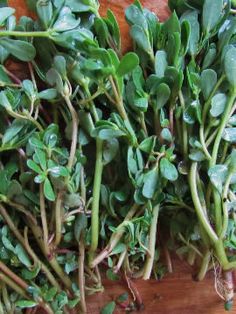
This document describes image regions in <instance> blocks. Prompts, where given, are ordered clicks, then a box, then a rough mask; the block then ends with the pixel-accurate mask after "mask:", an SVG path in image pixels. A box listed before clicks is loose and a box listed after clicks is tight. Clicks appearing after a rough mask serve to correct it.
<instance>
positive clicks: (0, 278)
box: [0, 272, 29, 299]
mask: <svg viewBox="0 0 236 314" xmlns="http://www.w3.org/2000/svg"><path fill="white" fill-rule="evenodd" d="M0 281H1V282H4V283H5V284H6V285H7V286H9V287H10V288H11V289H13V290H14V291H15V292H17V293H18V294H19V295H21V296H22V297H24V298H26V299H28V298H29V297H28V296H27V294H26V292H25V291H24V290H23V289H22V288H21V287H20V286H18V285H17V283H16V282H15V281H14V280H12V279H10V278H9V277H7V276H6V275H5V274H3V273H2V272H0Z"/></svg>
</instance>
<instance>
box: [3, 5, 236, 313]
mask: <svg viewBox="0 0 236 314" xmlns="http://www.w3.org/2000/svg"><path fill="white" fill-rule="evenodd" d="M28 3H29V6H30V7H31V9H33V10H35V12H36V15H37V20H36V21H33V20H32V19H30V18H28V17H22V18H21V19H20V20H19V22H16V19H15V17H14V10H13V9H12V8H8V7H3V8H1V9H0V16H1V19H0V22H1V26H2V27H1V30H0V62H1V65H0V81H1V87H2V90H1V92H0V110H1V115H0V119H1V124H0V134H1V145H0V151H1V156H0V159H1V172H0V178H1V183H2V184H1V186H0V216H1V243H0V247H1V250H0V254H1V263H0V277H1V281H2V284H1V298H0V301H1V302H0V312H1V313H5V312H14V311H18V312H21V311H23V309H25V308H32V307H35V306H37V305H39V306H41V307H43V308H44V309H45V311H46V312H47V313H58V314H59V313H70V312H71V311H72V309H74V310H75V311H77V309H78V304H79V306H80V309H81V311H82V312H86V300H85V297H86V294H89V293H95V292H97V291H101V290H102V289H103V288H102V283H101V276H100V272H99V268H98V265H100V264H101V263H103V264H105V265H106V267H108V270H107V272H106V274H107V276H108V278H110V279H112V280H116V279H117V278H119V276H120V274H121V273H124V274H125V278H126V280H127V282H128V286H129V287H130V289H131V290H132V293H133V294H134V295H135V293H136V294H137V291H136V290H135V288H132V287H133V284H132V281H131V279H130V277H132V276H134V277H142V278H144V279H149V278H150V277H151V275H152V274H153V275H154V276H155V277H156V278H158V277H160V276H162V273H163V268H161V267H160V268H159V265H160V264H159V256H160V249H163V251H164V252H166V253H167V255H168V251H169V249H176V251H177V253H178V254H181V255H187V258H188V261H189V263H190V264H191V265H192V264H194V263H195V262H196V263H201V265H200V271H199V274H198V279H202V278H204V276H205V273H206V272H207V270H208V269H209V268H211V267H213V266H214V265H215V264H216V263H218V264H219V265H220V267H221V268H222V270H223V271H224V272H225V275H226V277H227V280H226V284H227V285H228V288H229V287H230V289H228V293H226V294H224V295H223V296H224V298H225V300H226V302H227V303H226V305H227V306H228V305H229V304H230V302H231V301H232V287H231V286H230V284H231V282H230V274H231V271H232V270H233V269H234V268H235V266H236V262H235V257H234V251H235V213H234V211H235V163H236V161H235V150H234V143H235V116H234V111H235V96H236V95H235V85H236V78H235V77H236V74H235V68H236V66H235V62H236V59H235V55H236V54H235V49H236V48H235V47H234V46H235V17H234V15H233V14H234V12H233V11H232V10H231V8H230V4H231V2H230V1H225V2H224V3H223V1H220V0H219V1H218V0H217V1H215V2H214V5H212V2H211V1H208V0H205V1H198V2H197V1H179V2H175V1H169V6H170V8H171V9H172V10H173V11H174V10H175V11H174V12H173V13H172V15H171V16H170V18H169V19H168V20H167V21H166V22H164V23H160V22H159V21H158V18H157V17H156V16H155V15H154V14H153V13H152V12H150V11H148V10H147V9H144V8H142V6H141V4H140V3H139V1H135V2H134V4H133V5H131V6H130V7H129V8H128V9H127V10H126V19H127V21H128V23H129V24H130V34H131V37H132V38H133V41H134V46H135V52H129V53H126V54H125V55H122V51H121V40H120V30H119V27H118V24H117V21H116V18H115V17H114V15H113V13H112V12H111V11H110V10H108V12H107V16H106V17H100V15H99V12H98V8H99V3H98V2H97V1H95V0H83V1H78V0H76V1H74V0H66V1H58V0H52V1H42V0H39V1H37V2H35V1H28ZM9 58H14V59H15V60H16V59H18V60H20V61H22V62H24V65H25V66H26V67H28V69H29V77H28V78H27V79H26V80H21V78H18V77H16V75H15V74H14V73H11V72H10V71H9V70H8V69H7V68H6V66H5V64H6V60H8V59H9ZM159 219H160V223H158V221H159ZM167 234H169V235H170V237H169V241H168V243H167V241H166V243H165V244H163V243H162V242H161V241H160V238H162V235H163V236H165V237H166V235H167ZM159 235H161V236H160V237H159ZM168 266H169V269H171V263H170V260H169V263H168ZM16 273H17V274H20V275H16ZM139 299H140V298H137V300H139ZM116 303H117V304H119V301H117V302H111V303H109V304H108V305H107V306H106V307H105V308H104V309H103V312H104V313H108V312H109V311H110V312H109V313H112V311H113V310H114V308H115V305H116ZM139 303H140V304H139V305H138V306H142V302H141V301H140V300H139ZM227 306H226V307H227Z"/></svg>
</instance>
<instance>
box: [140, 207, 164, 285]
mask: <svg viewBox="0 0 236 314" xmlns="http://www.w3.org/2000/svg"><path fill="white" fill-rule="evenodd" d="M159 209H160V206H159V204H158V205H156V206H154V207H153V211H152V222H151V227H150V233H149V245H148V251H149V252H150V254H148V255H147V258H146V262H145V265H144V273H143V279H144V280H148V279H150V277H151V273H152V267H153V263H154V258H155V248H156V236H157V234H156V233H157V220H158V215H159Z"/></svg>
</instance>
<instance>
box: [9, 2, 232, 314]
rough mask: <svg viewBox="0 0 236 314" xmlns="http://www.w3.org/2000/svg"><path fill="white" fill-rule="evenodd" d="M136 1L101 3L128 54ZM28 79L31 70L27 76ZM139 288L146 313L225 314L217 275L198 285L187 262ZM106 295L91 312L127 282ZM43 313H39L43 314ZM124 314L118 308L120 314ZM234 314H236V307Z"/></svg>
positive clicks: (163, 6)
mask: <svg viewBox="0 0 236 314" xmlns="http://www.w3.org/2000/svg"><path fill="white" fill-rule="evenodd" d="M132 2H133V1H132V0H101V1H100V4H101V6H100V13H101V15H102V16H104V15H106V11H107V9H108V8H110V9H112V10H113V12H114V13H115V15H116V17H117V19H118V22H119V25H120V28H121V34H122V47H123V50H124V51H126V50H127V49H130V48H131V47H132V44H131V41H130V38H129V29H128V25H127V23H126V21H125V19H124V10H125V8H126V7H127V6H128V5H130V4H131V3H132ZM141 3H142V4H143V5H144V6H145V7H147V8H149V9H151V10H152V11H154V12H155V13H156V14H157V15H158V17H159V19H160V20H161V21H163V20H165V19H166V18H167V17H168V14H169V11H168V9H167V0H143V1H141ZM9 5H10V6H13V7H15V8H16V12H17V17H18V18H19V17H20V16H22V15H29V14H31V13H30V12H29V11H28V10H27V8H26V1H24V0H9ZM10 66H11V67H12V68H13V69H14V70H15V71H16V72H17V71H22V67H21V65H19V64H18V65H16V64H14V65H12V64H11V65H10ZM24 75H26V76H27V71H25V74H24ZM136 285H137V288H138V289H139V292H140V294H141V296H142V298H143V301H144V304H145V309H144V310H143V311H142V313H143V314H151V313H154V314H156V313H158V314H199V313H201V314H223V313H225V311H224V309H223V303H222V301H221V300H220V298H219V297H218V296H217V294H216V291H215V289H214V276H213V274H212V273H211V274H209V276H208V277H207V278H206V279H205V280H204V281H202V282H194V281H193V280H192V276H191V269H190V268H189V267H188V266H186V265H184V264H183V263H181V262H179V261H176V262H175V272H174V274H172V275H167V276H166V277H165V278H164V279H163V280H162V281H160V282H158V281H154V280H151V281H145V282H144V281H141V280H139V281H136ZM104 287H105V292H104V293H99V294H96V295H93V296H90V297H88V312H89V313H91V314H98V313H99V312H100V309H101V308H102V307H103V306H104V305H105V304H106V303H107V302H109V301H111V300H114V299H115V298H116V297H117V296H118V295H119V294H121V293H124V292H126V291H127V287H126V285H125V283H123V282H110V281H108V280H104ZM40 312H41V311H39V312H38V314H40ZM119 313H124V311H123V310H120V309H118V310H117V311H116V314H119ZM232 313H236V307H235V306H234V309H233V311H232ZM41 314H42V312H41Z"/></svg>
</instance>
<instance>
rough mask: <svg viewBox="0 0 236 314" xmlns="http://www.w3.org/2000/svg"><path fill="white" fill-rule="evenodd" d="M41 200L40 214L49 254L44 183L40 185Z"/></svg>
mask: <svg viewBox="0 0 236 314" xmlns="http://www.w3.org/2000/svg"><path fill="white" fill-rule="evenodd" d="M39 202H40V215H41V222H42V229H43V241H44V247H45V251H46V252H47V254H49V247H48V223H47V214H46V208H45V197H44V192H43V184H42V183H41V184H40V186H39Z"/></svg>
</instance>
